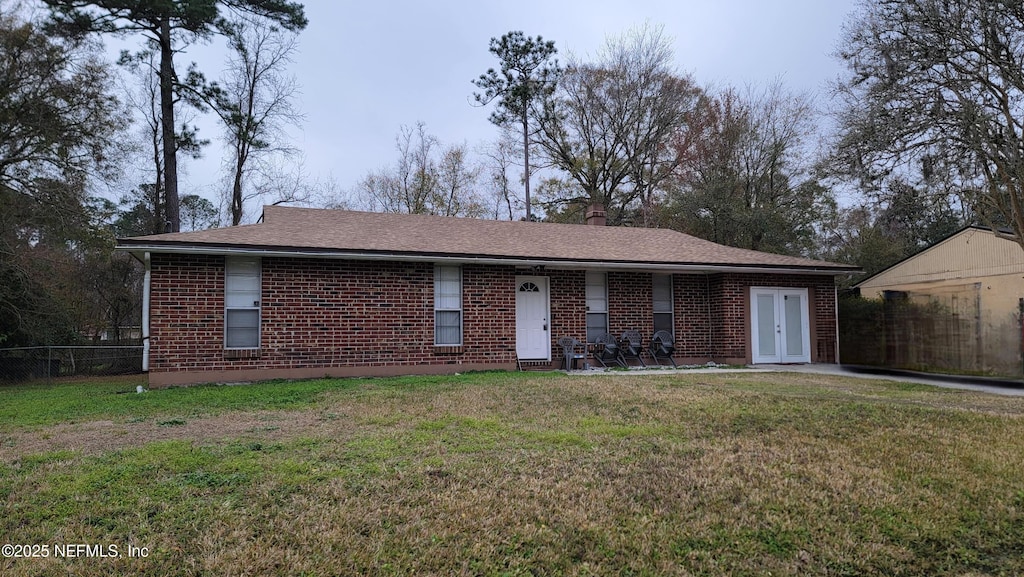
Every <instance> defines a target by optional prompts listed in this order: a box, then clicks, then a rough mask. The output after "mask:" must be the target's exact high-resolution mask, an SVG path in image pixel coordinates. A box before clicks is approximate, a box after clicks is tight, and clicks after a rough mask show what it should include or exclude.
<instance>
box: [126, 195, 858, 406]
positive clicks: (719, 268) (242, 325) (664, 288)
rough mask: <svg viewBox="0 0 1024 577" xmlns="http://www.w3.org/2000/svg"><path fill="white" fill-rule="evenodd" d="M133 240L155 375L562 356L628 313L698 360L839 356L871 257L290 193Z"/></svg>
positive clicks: (599, 219) (412, 366) (395, 370)
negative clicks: (377, 209)
mask: <svg viewBox="0 0 1024 577" xmlns="http://www.w3.org/2000/svg"><path fill="white" fill-rule="evenodd" d="M599 210H600V209H597V210H591V211H590V212H589V213H588V222H589V223H593V224H603V213H602V212H599ZM118 248H119V249H120V250H125V251H128V252H130V253H131V254H133V255H134V256H135V257H136V258H138V259H139V260H140V261H141V262H142V263H144V265H145V268H146V274H145V279H146V281H145V289H144V293H145V294H144V296H143V300H144V302H143V310H144V312H143V317H144V318H143V331H144V342H145V343H146V349H145V355H144V369H146V370H148V372H149V380H150V385H151V386H154V387H159V386H168V385H181V384H191V383H200V382H213V381H247V380H258V379H271V378H308V377H323V376H325V375H330V376H371V375H393V374H413V373H422V374H425V373H452V372H457V371H465V370H477V369H514V368H516V366H517V362H520V361H521V362H524V363H530V364H535V365H537V364H539V365H542V366H547V365H550V366H552V367H554V366H557V365H558V363H559V362H560V360H561V358H560V357H561V351H560V349H557V339H558V338H559V337H563V336H570V337H575V338H577V339H579V340H580V341H586V340H588V337H589V338H590V340H593V338H594V336H595V335H597V334H600V333H612V334H615V335H621V334H622V332H623V331H625V330H627V329H637V330H639V331H640V332H641V334H643V335H644V337H645V339H649V338H650V337H651V335H652V334H653V333H654V331H655V330H661V329H667V330H670V331H671V332H672V334H673V335H674V337H675V339H676V347H677V351H676V355H677V361H678V362H681V363H703V362H707V361H709V360H713V361H716V362H723V363H779V362H804V363H806V362H822V363H834V362H836V361H837V356H838V353H837V351H838V342H837V329H836V290H835V282H834V281H835V276H836V275H843V274H848V273H850V272H855V271H856V270H857V269H856V268H855V267H851V266H847V265H840V264H835V263H829V262H822V261H816V260H808V259H803V258H796V257H790V256H781V255H775V254H767V253H762V252H755V251H750V250H743V249H737V248H731V247H726V246H722V245H718V244H715V243H712V242H708V241H705V240H701V239H698V238H695V237H693V236H689V235H686V234H682V233H679V232H676V231H672V230H666V229H642V228H625V227H606V226H593V225H566V224H551V223H535V222H509V221H488V220H475V219H463V218H446V217H437V216H421V215H398V214H376V213H363V212H352V211H343V210H325V209H304V208H288V207H275V206H270V207H266V208H265V209H264V215H263V219H262V222H260V223H258V224H252V225H244V226H236V227H231V228H221V229H213V230H205V231H198V232H185V233H170V234H160V235H153V236H144V237H136V238H126V239H121V240H120V241H119V242H118Z"/></svg>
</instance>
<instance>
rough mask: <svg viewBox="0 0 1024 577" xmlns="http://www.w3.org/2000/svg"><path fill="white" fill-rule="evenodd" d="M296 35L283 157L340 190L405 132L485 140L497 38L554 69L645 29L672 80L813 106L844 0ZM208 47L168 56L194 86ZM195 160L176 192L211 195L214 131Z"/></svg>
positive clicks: (750, 0) (210, 128) (509, 6)
mask: <svg viewBox="0 0 1024 577" xmlns="http://www.w3.org/2000/svg"><path fill="white" fill-rule="evenodd" d="M304 4H305V7H306V14H307V16H308V18H309V26H308V28H307V29H306V30H304V31H303V32H302V34H301V35H300V39H299V52H298V54H297V55H296V59H295V60H296V61H295V65H294V67H293V72H294V74H295V75H296V77H297V80H298V83H299V84H300V86H301V91H302V95H301V98H300V101H299V103H298V104H299V108H300V109H301V110H302V111H303V112H304V113H305V115H306V122H305V125H304V126H303V127H302V129H301V130H299V131H296V132H295V139H294V143H293V144H294V145H295V146H296V147H297V148H298V149H300V150H301V151H302V152H303V154H304V156H305V166H306V170H307V172H308V173H309V174H310V176H311V177H312V178H321V179H324V178H333V179H334V180H335V181H336V182H337V183H338V185H340V186H341V187H342V188H345V189H349V188H353V187H354V186H355V184H356V182H357V181H358V180H359V179H360V178H361V177H362V176H363V175H365V174H366V173H367V172H368V171H371V170H375V169H377V168H380V167H382V166H385V165H387V164H389V163H391V162H393V161H394V159H395V158H396V153H395V150H394V142H395V134H396V133H397V132H398V130H399V127H401V126H402V125H413V124H415V123H416V122H417V121H423V122H424V123H426V126H427V130H428V132H430V133H431V134H433V135H435V136H437V137H438V138H439V139H440V140H441V141H442V142H443V143H445V144H456V143H463V142H464V143H466V144H468V145H469V146H471V147H472V146H476V145H478V144H480V143H483V142H485V141H489V140H492V139H494V138H495V136H496V134H497V132H496V129H495V128H494V127H493V126H492V125H491V124H490V123H489V122H488V120H487V118H488V115H489V114H490V109H489V108H488V109H481V108H478V107H474V106H473V105H471V101H472V93H473V91H474V89H475V87H474V86H473V85H472V83H471V81H472V80H473V79H475V78H477V77H478V76H479V75H480V74H482V73H483V72H485V71H486V70H487V69H488V68H490V67H495V66H497V60H496V59H495V58H494V57H493V56H492V55H491V54H490V53H489V52H488V44H489V41H490V39H491V38H492V37H496V36H501V35H502V34H504V33H505V32H508V31H511V30H522V31H523V32H524V33H525V34H527V35H529V36H536V35H541V36H543V37H544V39H546V40H554V41H555V45H556V47H557V48H558V50H559V56H560V58H559V59H560V60H561V61H562V62H564V61H565V59H566V56H567V55H568V54H569V53H572V54H574V55H577V56H580V57H583V58H586V57H587V56H588V55H594V54H595V53H596V51H597V50H598V49H599V48H600V47H601V46H602V45H603V44H604V42H605V40H606V38H607V37H608V36H609V35H613V36H619V35H621V34H622V33H624V32H626V31H628V30H629V29H630V28H632V27H635V26H642V25H643V24H644V23H645V22H649V23H651V24H653V25H663V26H664V31H665V35H666V36H668V37H669V38H671V39H672V40H673V43H674V44H673V46H674V49H675V57H676V65H677V69H678V70H679V71H680V72H683V73H689V74H691V75H692V76H693V77H694V79H695V80H696V81H697V83H698V84H699V85H702V86H723V85H732V86H736V87H743V86H745V85H747V84H750V83H754V84H759V85H763V84H766V83H769V82H771V81H772V80H774V79H776V78H781V79H782V81H783V83H784V84H785V85H786V86H787V87H789V88H790V89H791V90H794V91H808V92H812V93H815V94H817V95H818V97H819V100H820V99H827V96H828V93H827V82H828V81H830V80H832V79H834V78H835V77H836V76H837V75H838V74H839V73H840V66H839V64H838V63H837V62H836V60H835V59H834V58H833V57H832V56H831V54H832V52H833V51H834V49H835V46H836V42H837V41H838V39H839V36H840V32H841V29H842V24H843V22H844V20H845V19H846V17H847V15H848V14H849V13H850V12H851V11H853V9H854V8H855V0H713V1H709V0H633V1H630V2H611V1H600V0H585V1H578V0H572V1H564V0H547V1H540V0H520V1H517V2H486V1H485V2H469V1H461V2H455V1H451V0H439V1H435V2H422V1H416V2H409V1H405V0H400V1H394V0H383V1H381V0H377V1H366V2H344V3H342V2H334V1H328V0H307V1H306V2H304ZM222 44H223V41H222V40H215V41H214V43H213V44H211V45H210V46H208V47H205V48H203V49H195V50H192V51H190V53H189V54H186V55H184V56H179V58H178V62H179V64H178V65H179V67H184V63H185V62H187V61H188V60H190V59H195V60H198V61H199V64H200V67H201V68H202V69H203V70H204V71H205V72H206V73H207V76H208V77H215V76H216V75H217V73H218V72H219V71H220V70H221V68H222V66H223V65H222V62H221V61H220V60H219V59H218V58H219V57H220V55H221V54H222V52H220V46H221V45H222ZM202 132H203V135H204V136H205V137H207V138H211V139H214V142H215V145H214V146H211V147H210V148H208V149H207V151H206V153H205V156H206V159H205V160H203V161H198V162H197V161H191V160H189V161H187V164H186V165H185V167H186V173H185V174H184V175H183V177H182V180H181V185H180V190H181V193H182V194H189V193H192V192H196V193H199V194H202V195H203V196H207V197H209V198H211V199H213V198H214V197H215V192H214V190H213V188H214V186H215V185H214V181H215V179H216V174H215V172H216V171H217V170H218V168H219V164H220V155H221V151H220V149H219V142H218V141H217V138H218V136H219V130H218V128H217V127H216V125H214V124H213V123H212V122H209V123H204V124H203V129H202Z"/></svg>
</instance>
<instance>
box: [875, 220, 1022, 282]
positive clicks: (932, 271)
mask: <svg viewBox="0 0 1024 577" xmlns="http://www.w3.org/2000/svg"><path fill="white" fill-rule="evenodd" d="M1018 273H1024V250H1022V249H1021V247H1020V245H1019V244H1017V243H1016V242H1015V241H1013V240H1010V239H1007V238H1004V237H1001V236H999V235H997V234H995V233H994V232H993V231H992V229H989V228H984V227H980V226H968V227H965V228H963V229H961V230H959V231H957V232H955V233H953V234H951V235H950V236H948V237H946V238H944V239H942V240H940V241H938V242H936V243H935V244H933V245H931V246H929V247H927V248H925V249H923V250H921V251H919V252H917V253H915V254H913V255H910V256H909V257H907V258H905V259H903V260H901V261H899V262H897V263H896V264H894V265H892V266H890V267H889V268H887V269H884V270H882V271H880V272H878V273H875V274H874V275H873V276H871V277H869V278H867V279H865V280H863V281H861V282H860V283H858V284H857V285H856V286H857V287H859V288H862V289H866V288H867V289H869V288H875V287H885V286H893V285H901V284H910V283H920V282H933V281H939V280H949V279H959V278H976V277H986V276H997V275H1003V274H1018Z"/></svg>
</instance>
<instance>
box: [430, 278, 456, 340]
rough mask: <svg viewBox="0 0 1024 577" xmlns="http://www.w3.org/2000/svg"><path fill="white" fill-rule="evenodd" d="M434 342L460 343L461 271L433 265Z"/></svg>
mask: <svg viewBox="0 0 1024 577" xmlns="http://www.w3.org/2000/svg"><path fill="white" fill-rule="evenodd" d="M434 344H435V345H443V346H458V345H461V344H462V271H461V270H460V269H459V267H457V266H437V267H434Z"/></svg>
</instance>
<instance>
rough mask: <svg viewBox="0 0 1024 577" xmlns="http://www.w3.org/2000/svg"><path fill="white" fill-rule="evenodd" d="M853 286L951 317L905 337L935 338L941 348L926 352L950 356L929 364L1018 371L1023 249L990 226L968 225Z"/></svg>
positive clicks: (918, 340) (866, 293)
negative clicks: (946, 320)
mask: <svg viewBox="0 0 1024 577" xmlns="http://www.w3.org/2000/svg"><path fill="white" fill-rule="evenodd" d="M855 288H858V289H860V293H861V295H862V296H864V297H868V298H889V299H902V300H905V301H907V302H911V303H917V304H920V305H925V304H931V305H935V306H938V307H939V309H938V310H939V311H940V312H942V313H943V314H945V315H947V317H948V319H950V320H949V321H948V322H946V323H944V326H935V325H931V326H929V327H927V328H925V327H921V328H918V329H916V332H915V333H913V334H910V333H908V336H907V337H906V338H905V340H907V341H916V342H907V343H906V345H907V346H908V347H910V346H914V345H918V344H921V343H925V344H927V343H933V344H932V348H933V349H936V350H934V351H932V352H931V353H928V355H929V356H932V357H934V356H940V357H944V358H942V359H928V361H929V362H928V363H925V364H937V363H938V364H940V365H945V366H947V367H948V368H955V369H960V370H972V371H983V372H992V371H994V372H997V373H1010V374H1018V373H1019V370H1020V369H1019V367H1020V360H1019V359H1020V350H1021V340H1020V339H1021V325H1020V311H1021V307H1022V306H1024V301H1022V299H1024V249H1022V248H1021V246H1020V245H1019V244H1018V243H1017V242H1016V241H1014V240H1009V239H1007V238H1005V237H1004V236H1000V235H997V234H995V233H994V232H993V231H992V230H991V229H989V228H984V227H979V226H968V227H965V228H963V229H961V230H959V231H957V232H956V233H954V234H952V235H950V236H948V237H946V238H945V239H943V240H941V241H939V242H936V243H935V244H933V245H932V246H929V247H927V248H925V249H924V250H922V251H920V252H918V253H917V254H914V255H912V256H910V257H908V258H906V259H904V260H902V261H900V262H898V263H896V264H894V265H892V266H891V267H889V268H887V269H885V270H883V271H881V272H879V273H877V274H875V275H873V276H871V277H870V278H867V279H865V280H863V281H861V282H860V283H859V284H857V285H856V287H855ZM954 321H955V322H954ZM942 341H949V342H948V343H942ZM940 343H941V344H942V346H941V347H939V346H938V345H939V344H940ZM922 346H924V345H922ZM908 354H911V355H915V353H913V351H911V352H910V353H908ZM923 354H926V353H925V352H922V353H920V354H916V355H917V356H918V357H920V356H921V355H923ZM890 356H891V355H890ZM900 356H906V354H902V353H901V355H900ZM910 360H911V362H913V360H914V359H910Z"/></svg>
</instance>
